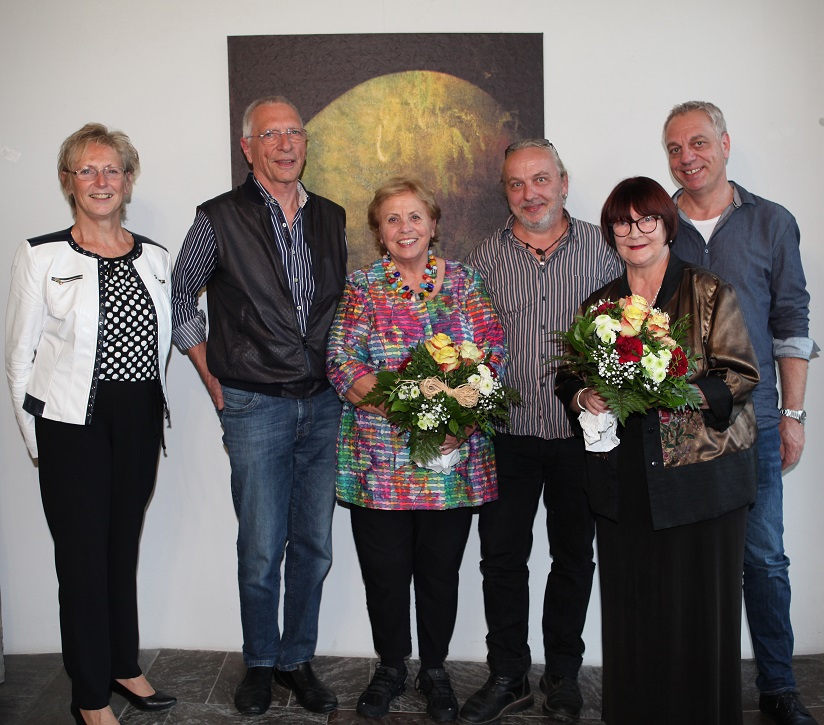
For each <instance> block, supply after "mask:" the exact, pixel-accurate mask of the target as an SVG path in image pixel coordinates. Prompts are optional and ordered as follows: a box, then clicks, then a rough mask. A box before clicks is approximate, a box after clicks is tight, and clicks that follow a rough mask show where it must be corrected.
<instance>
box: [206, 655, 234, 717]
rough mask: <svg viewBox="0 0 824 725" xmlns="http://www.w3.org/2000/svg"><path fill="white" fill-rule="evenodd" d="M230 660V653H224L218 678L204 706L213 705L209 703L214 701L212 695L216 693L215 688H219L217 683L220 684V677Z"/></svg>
mask: <svg viewBox="0 0 824 725" xmlns="http://www.w3.org/2000/svg"><path fill="white" fill-rule="evenodd" d="M218 651H219V650H218ZM228 660H229V652H224V653H223V662H221V663H220V667H219V668H218V671H217V676H216V677H215V681H214V682H213V683H212V686H211V687H210V688H209V694H208V695H206V702H205V703H204V705H209V704H212V703H210V702H209V700H211V699H212V693H214V691H215V687H217V683H218V682H220V676H221V675H222V674H223V670H224V668H225V667H226V662H228Z"/></svg>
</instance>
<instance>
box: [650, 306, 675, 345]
mask: <svg viewBox="0 0 824 725" xmlns="http://www.w3.org/2000/svg"><path fill="white" fill-rule="evenodd" d="M647 329H648V330H649V333H650V335H652V336H653V337H655V338H658V339H659V340H660V339H662V338H664V337H667V336H668V335H669V331H670V330H669V315H668V314H667V313H666V312H661V311H660V310H657V311H654V312H650V314H649V318H648V319H647Z"/></svg>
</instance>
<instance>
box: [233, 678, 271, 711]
mask: <svg viewBox="0 0 824 725" xmlns="http://www.w3.org/2000/svg"><path fill="white" fill-rule="evenodd" d="M271 704H272V668H271V667H250V668H249V669H248V670H246V677H244V678H243V682H241V683H240V684H239V685H238V686H237V690H235V707H236V708H237V711H238V712H239V713H240V714H241V715H262V714H263V713H264V712H266V711H267V710H268V709H269V705H271Z"/></svg>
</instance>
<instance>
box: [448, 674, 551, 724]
mask: <svg viewBox="0 0 824 725" xmlns="http://www.w3.org/2000/svg"><path fill="white" fill-rule="evenodd" d="M534 702H535V698H533V697H532V690H530V689H529V680H527V678H526V675H522V676H521V677H498V676H497V675H495V674H494V673H493V674H491V675H490V676H489V679H488V680H487V681H486V682H485V683H484V686H483V687H482V688H481V689H480V690H478V691H477V692H476V693H475V694H474V695H472V697H470V698H469V699H468V700H467V701H466V702H465V703H464V706H463V707H462V708H461V714H460V719H461V722H464V723H469V725H486V723H493V722H496V721H497V720H499V719H500V717H501V716H502V715H505V714H507V713H513V712H521V710H526V709H527V708H529V707H532V705H533V703H534Z"/></svg>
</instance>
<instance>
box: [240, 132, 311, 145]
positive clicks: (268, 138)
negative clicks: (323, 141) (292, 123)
mask: <svg viewBox="0 0 824 725" xmlns="http://www.w3.org/2000/svg"><path fill="white" fill-rule="evenodd" d="M281 136H286V139H287V140H288V141H289V142H290V143H304V142H305V141H306V139H308V138H309V134H308V133H306V129H305V128H287V129H286V130H285V131H273V130H271V129H269V130H268V131H264V132H263V133H256V134H253V135H252V136H247V137H246V138H249V139H252V138H259V139H260V141H261V143H262V144H263V145H264V146H271V145H272V144H276V143H279V142H280V138H281Z"/></svg>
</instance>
